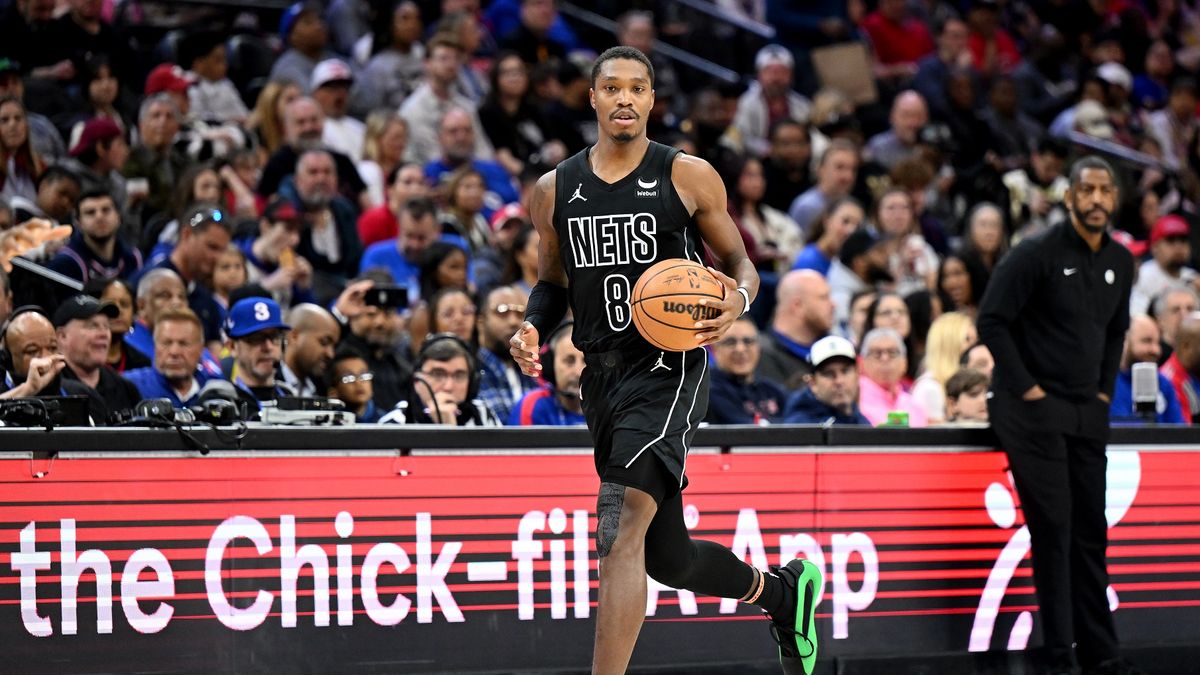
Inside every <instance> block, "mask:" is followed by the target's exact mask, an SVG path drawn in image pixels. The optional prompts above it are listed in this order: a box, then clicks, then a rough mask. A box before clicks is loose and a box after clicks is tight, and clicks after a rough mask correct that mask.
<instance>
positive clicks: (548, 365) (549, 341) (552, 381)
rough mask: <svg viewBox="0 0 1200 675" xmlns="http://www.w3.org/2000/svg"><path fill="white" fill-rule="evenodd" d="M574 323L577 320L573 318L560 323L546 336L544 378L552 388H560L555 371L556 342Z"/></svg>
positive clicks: (543, 351) (542, 361) (543, 365)
mask: <svg viewBox="0 0 1200 675" xmlns="http://www.w3.org/2000/svg"><path fill="white" fill-rule="evenodd" d="M574 325H575V322H574V321H572V320H571V319H567V320H565V321H563V322H562V323H560V324H558V327H557V328H555V329H554V330H552V331H550V334H549V335H547V336H546V342H545V343H544V344H543V345H542V351H541V354H542V355H541V363H542V379H543V380H545V381H546V384H548V385H550V388H551V389H558V376H557V375H555V373H554V343H555V342H556V341H557V340H558V338H559V337H561V336H562V334H563V333H565V332H567V331H568V330H570V329H571V328H572V327H573V326H574Z"/></svg>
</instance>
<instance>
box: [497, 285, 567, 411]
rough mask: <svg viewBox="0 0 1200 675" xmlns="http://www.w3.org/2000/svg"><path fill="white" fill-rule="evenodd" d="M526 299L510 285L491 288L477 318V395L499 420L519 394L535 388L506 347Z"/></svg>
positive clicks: (517, 325)
mask: <svg viewBox="0 0 1200 675" xmlns="http://www.w3.org/2000/svg"><path fill="white" fill-rule="evenodd" d="M526 299H527V296H526V295H525V294H524V293H522V292H521V291H520V290H518V289H516V288H514V287H512V286H500V287H497V288H494V289H492V290H491V292H489V293H488V294H487V295H486V296H484V299H483V314H482V315H480V317H479V343H480V347H479V398H480V400H482V401H483V402H484V403H486V404H487V405H488V407H489V408H491V409H492V410H493V411H494V412H495V413H496V416H497V417H499V418H500V419H502V420H507V419H509V417H510V416H511V415H512V410H513V406H514V405H515V404H516V402H517V401H519V400H521V397H522V396H524V395H525V394H528V393H529V392H531V391H534V390H535V389H537V381H536V380H535V379H533V378H532V377H529V376H528V375H526V374H524V373H522V372H521V369H520V368H518V367H517V362H516V361H515V360H513V357H512V354H511V353H510V352H509V349H508V338H509V337H511V336H512V334H513V333H515V332H517V329H518V328H520V327H521V321H522V320H524V318H525V301H526ZM549 384H551V385H553V384H554V383H553V382H550V383H549Z"/></svg>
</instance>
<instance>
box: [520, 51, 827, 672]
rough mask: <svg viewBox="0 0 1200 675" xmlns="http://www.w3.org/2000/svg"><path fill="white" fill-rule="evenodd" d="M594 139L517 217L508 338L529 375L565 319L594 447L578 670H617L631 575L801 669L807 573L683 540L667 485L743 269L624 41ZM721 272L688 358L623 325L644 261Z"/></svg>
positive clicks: (728, 226)
mask: <svg viewBox="0 0 1200 675" xmlns="http://www.w3.org/2000/svg"><path fill="white" fill-rule="evenodd" d="M589 96H590V98H591V103H592V107H593V108H595V110H596V118H597V123H598V125H599V141H598V142H597V143H596V144H595V145H594V146H592V147H590V148H586V149H584V150H583V151H581V152H580V153H579V154H577V155H575V156H574V157H571V158H570V159H568V160H566V161H564V162H563V163H562V164H560V165H559V166H558V168H557V169H556V170H554V171H551V172H549V173H547V174H546V175H544V176H542V177H541V179H540V180H539V181H538V182H537V185H536V187H534V191H533V195H532V199H531V205H530V211H531V216H532V219H533V223H534V225H535V226H536V227H537V230H538V233H539V234H540V235H541V245H540V248H539V258H538V277H539V281H538V283H537V285H536V286H534V288H533V292H532V293H530V296H529V304H528V309H527V310H526V314H525V319H526V320H525V322H524V324H523V325H522V327H521V328H520V330H518V332H517V333H516V334H515V335H514V336H513V337H512V339H511V340H510V345H511V352H512V354H513V357H514V358H515V359H516V360H517V363H518V364H519V365H520V366H521V369H522V370H523V371H524V372H525V373H526V374H528V375H535V374H537V373H538V372H540V371H541V369H542V364H541V363H539V361H538V345H539V339H540V336H544V335H548V334H549V333H550V332H551V330H552V329H553V328H554V327H555V326H556V325H558V323H559V321H561V320H562V317H563V316H564V314H565V313H566V311H567V308H568V306H569V307H570V308H571V309H572V310H573V311H574V317H575V328H574V334H573V342H574V343H575V346H576V347H578V348H579V350H580V351H582V352H583V353H584V362H585V364H586V368H585V370H584V371H583V378H582V383H581V390H582V391H581V398H582V401H583V412H584V415H585V417H586V418H587V423H588V429H589V430H590V431H591V435H592V441H593V443H594V445H595V462H596V471H597V472H598V473H599V475H600V480H601V484H600V494H599V498H598V500H597V504H596V521H597V525H596V552H597V555H598V556H599V557H600V598H599V608H598V610H597V618H596V642H595V655H594V658H593V661H592V672H594V673H602V674H605V675H607V674H611V673H623V672H625V669H626V667H627V666H628V664H629V658H630V655H631V654H632V652H633V647H634V643H635V642H636V641H637V636H638V632H639V631H640V630H641V626H642V619H643V618H644V615H645V611H646V574H647V573H649V574H650V576H652V577H654V578H655V579H656V580H658V581H659V582H661V583H663V584H666V585H668V586H671V587H674V588H680V589H687V590H691V591H695V592H699V593H704V594H707V595H716V596H720V597H725V598H737V599H740V600H742V601H744V602H748V603H752V604H754V605H757V606H758V607H761V608H762V609H763V610H764V611H765V612H767V614H768V615H769V616H770V618H771V620H772V631H771V632H772V634H773V635H774V636H775V637H776V640H777V641H778V642H779V645H780V660H781V662H783V664H784V668H785V672H796V673H800V672H805V673H811V672H812V667H813V664H814V662H815V661H816V649H817V645H816V636H815V632H814V630H813V621H812V614H813V606H812V605H813V603H812V600H813V598H814V597H815V595H816V593H818V592H819V590H820V588H821V584H822V583H823V581H822V579H821V572H820V570H819V569H817V567H816V566H814V565H813V564H812V563H809V562H807V561H804V560H793V561H791V562H789V563H788V564H787V565H786V566H784V567H781V568H772V571H771V572H762V571H760V570H758V569H757V568H755V567H752V566H751V565H748V564H746V563H744V562H742V561H741V560H740V559H738V558H737V557H736V556H734V555H733V553H732V552H730V551H729V549H727V548H725V547H723V546H720V545H718V544H716V543H713V542H708V541H694V540H692V539H691V538H689V536H688V533H687V529H686V528H685V526H684V523H683V508H682V496H681V491H682V490H683V488H684V487H685V486H686V485H687V479H686V478H685V477H684V464H685V462H686V460H687V450H688V445H689V444H690V443H691V440H692V437H693V436H694V434H695V431H696V427H697V425H698V424H699V423H700V420H702V419H703V418H704V413H705V410H706V408H707V407H708V373H707V370H706V369H707V363H708V359H707V355H706V352H705V351H704V350H703V349H700V347H702V346H704V345H708V344H712V343H715V342H717V341H719V340H720V339H721V337H722V336H723V335H724V334H725V331H727V330H728V329H729V326H730V325H731V324H732V323H733V321H734V320H735V319H736V318H737V317H738V316H739V315H741V314H744V313H745V312H746V310H747V309H748V308H749V305H750V301H751V300H752V299H753V298H754V295H755V293H756V292H757V290H758V275H757V274H756V273H755V271H754V265H753V264H752V263H751V262H750V260H749V259H748V258H747V256H746V251H745V248H744V247H743V245H742V240H741V237H740V236H739V235H738V230H737V227H736V226H735V225H734V224H733V222H732V221H731V220H730V218H729V215H728V213H727V212H726V195H725V186H724V185H723V184H722V183H721V179H720V178H719V177H718V176H717V173H716V172H715V171H714V170H713V168H712V167H711V166H709V164H708V163H707V162H705V161H704V160H701V159H697V158H695V157H689V156H687V155H683V154H680V153H679V152H678V151H677V150H674V149H672V148H670V147H667V146H665V145H660V144H658V143H654V142H651V141H650V140H649V139H648V138H647V137H646V120H647V118H648V117H649V114H650V108H651V107H652V106H653V105H654V69H653V68H652V67H651V65H650V62H649V60H648V59H647V58H646V56H645V55H644V54H643V53H642V52H640V51H638V50H636V49H633V48H630V47H614V48H612V49H609V50H608V51H606V52H604V53H603V54H601V55H600V56H599V58H597V59H596V62H595V65H593V67H592V88H591V91H590V93H589ZM705 245H707V246H708V247H709V250H711V251H712V254H713V256H714V257H715V258H716V260H717V261H718V264H719V265H720V266H721V267H722V268H723V269H724V270H726V271H727V272H729V274H732V275H733V276H732V277H730V276H727V275H726V274H723V273H721V272H719V271H717V270H712V268H709V269H710V270H712V272H713V274H714V275H715V276H716V277H717V278H718V279H719V280H721V282H722V283H724V284H725V285H726V287H727V291H726V293H725V298H724V299H723V300H715V299H706V300H702V301H701V303H702V304H704V305H706V306H708V307H710V308H714V309H715V310H717V311H719V315H718V316H716V317H715V318H712V319H709V320H704V321H698V322H697V323H696V324H695V325H696V328H697V329H698V330H697V332H696V349H692V350H690V351H686V352H663V351H660V350H657V349H655V348H653V347H652V346H651V345H650V343H648V342H646V340H645V339H644V338H643V337H642V336H641V335H640V334H639V333H638V331H637V329H636V328H635V327H634V326H633V325H632V324H631V320H630V319H631V313H630V305H629V302H630V290H631V289H632V288H633V285H634V284H635V283H636V282H637V280H638V278H639V276H640V275H641V274H642V272H644V271H645V270H646V269H647V268H649V267H650V266H651V265H653V264H654V263H656V262H659V261H661V260H664V259H668V258H687V259H690V260H694V261H696V262H701V263H702V260H703V259H702V255H703V253H702V252H703V251H704V247H705Z"/></svg>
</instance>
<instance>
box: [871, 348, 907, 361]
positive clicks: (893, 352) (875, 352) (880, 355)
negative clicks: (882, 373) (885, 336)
mask: <svg viewBox="0 0 1200 675" xmlns="http://www.w3.org/2000/svg"><path fill="white" fill-rule="evenodd" d="M865 356H866V357H867V358H868V359H875V360H876V361H881V360H883V359H898V358H900V357H901V353H900V350H899V349H868V350H867V351H866V354H865Z"/></svg>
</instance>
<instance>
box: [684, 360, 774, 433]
mask: <svg viewBox="0 0 1200 675" xmlns="http://www.w3.org/2000/svg"><path fill="white" fill-rule="evenodd" d="M786 401H787V392H786V391H784V390H783V387H780V386H779V385H777V384H775V383H774V382H771V381H770V380H762V379H757V378H756V379H753V380H750V381H748V382H747V381H746V380H743V379H741V378H737V377H734V376H733V375H730V374H729V373H727V372H725V371H723V370H720V369H718V368H713V369H712V376H711V377H710V379H709V390H708V413H707V414H706V415H705V416H704V421H706V422H708V423H709V424H758V423H759V421H760V420H765V421H767V422H772V423H775V422H779V421H780V420H782V419H783V404H784V403H785V402H786Z"/></svg>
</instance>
